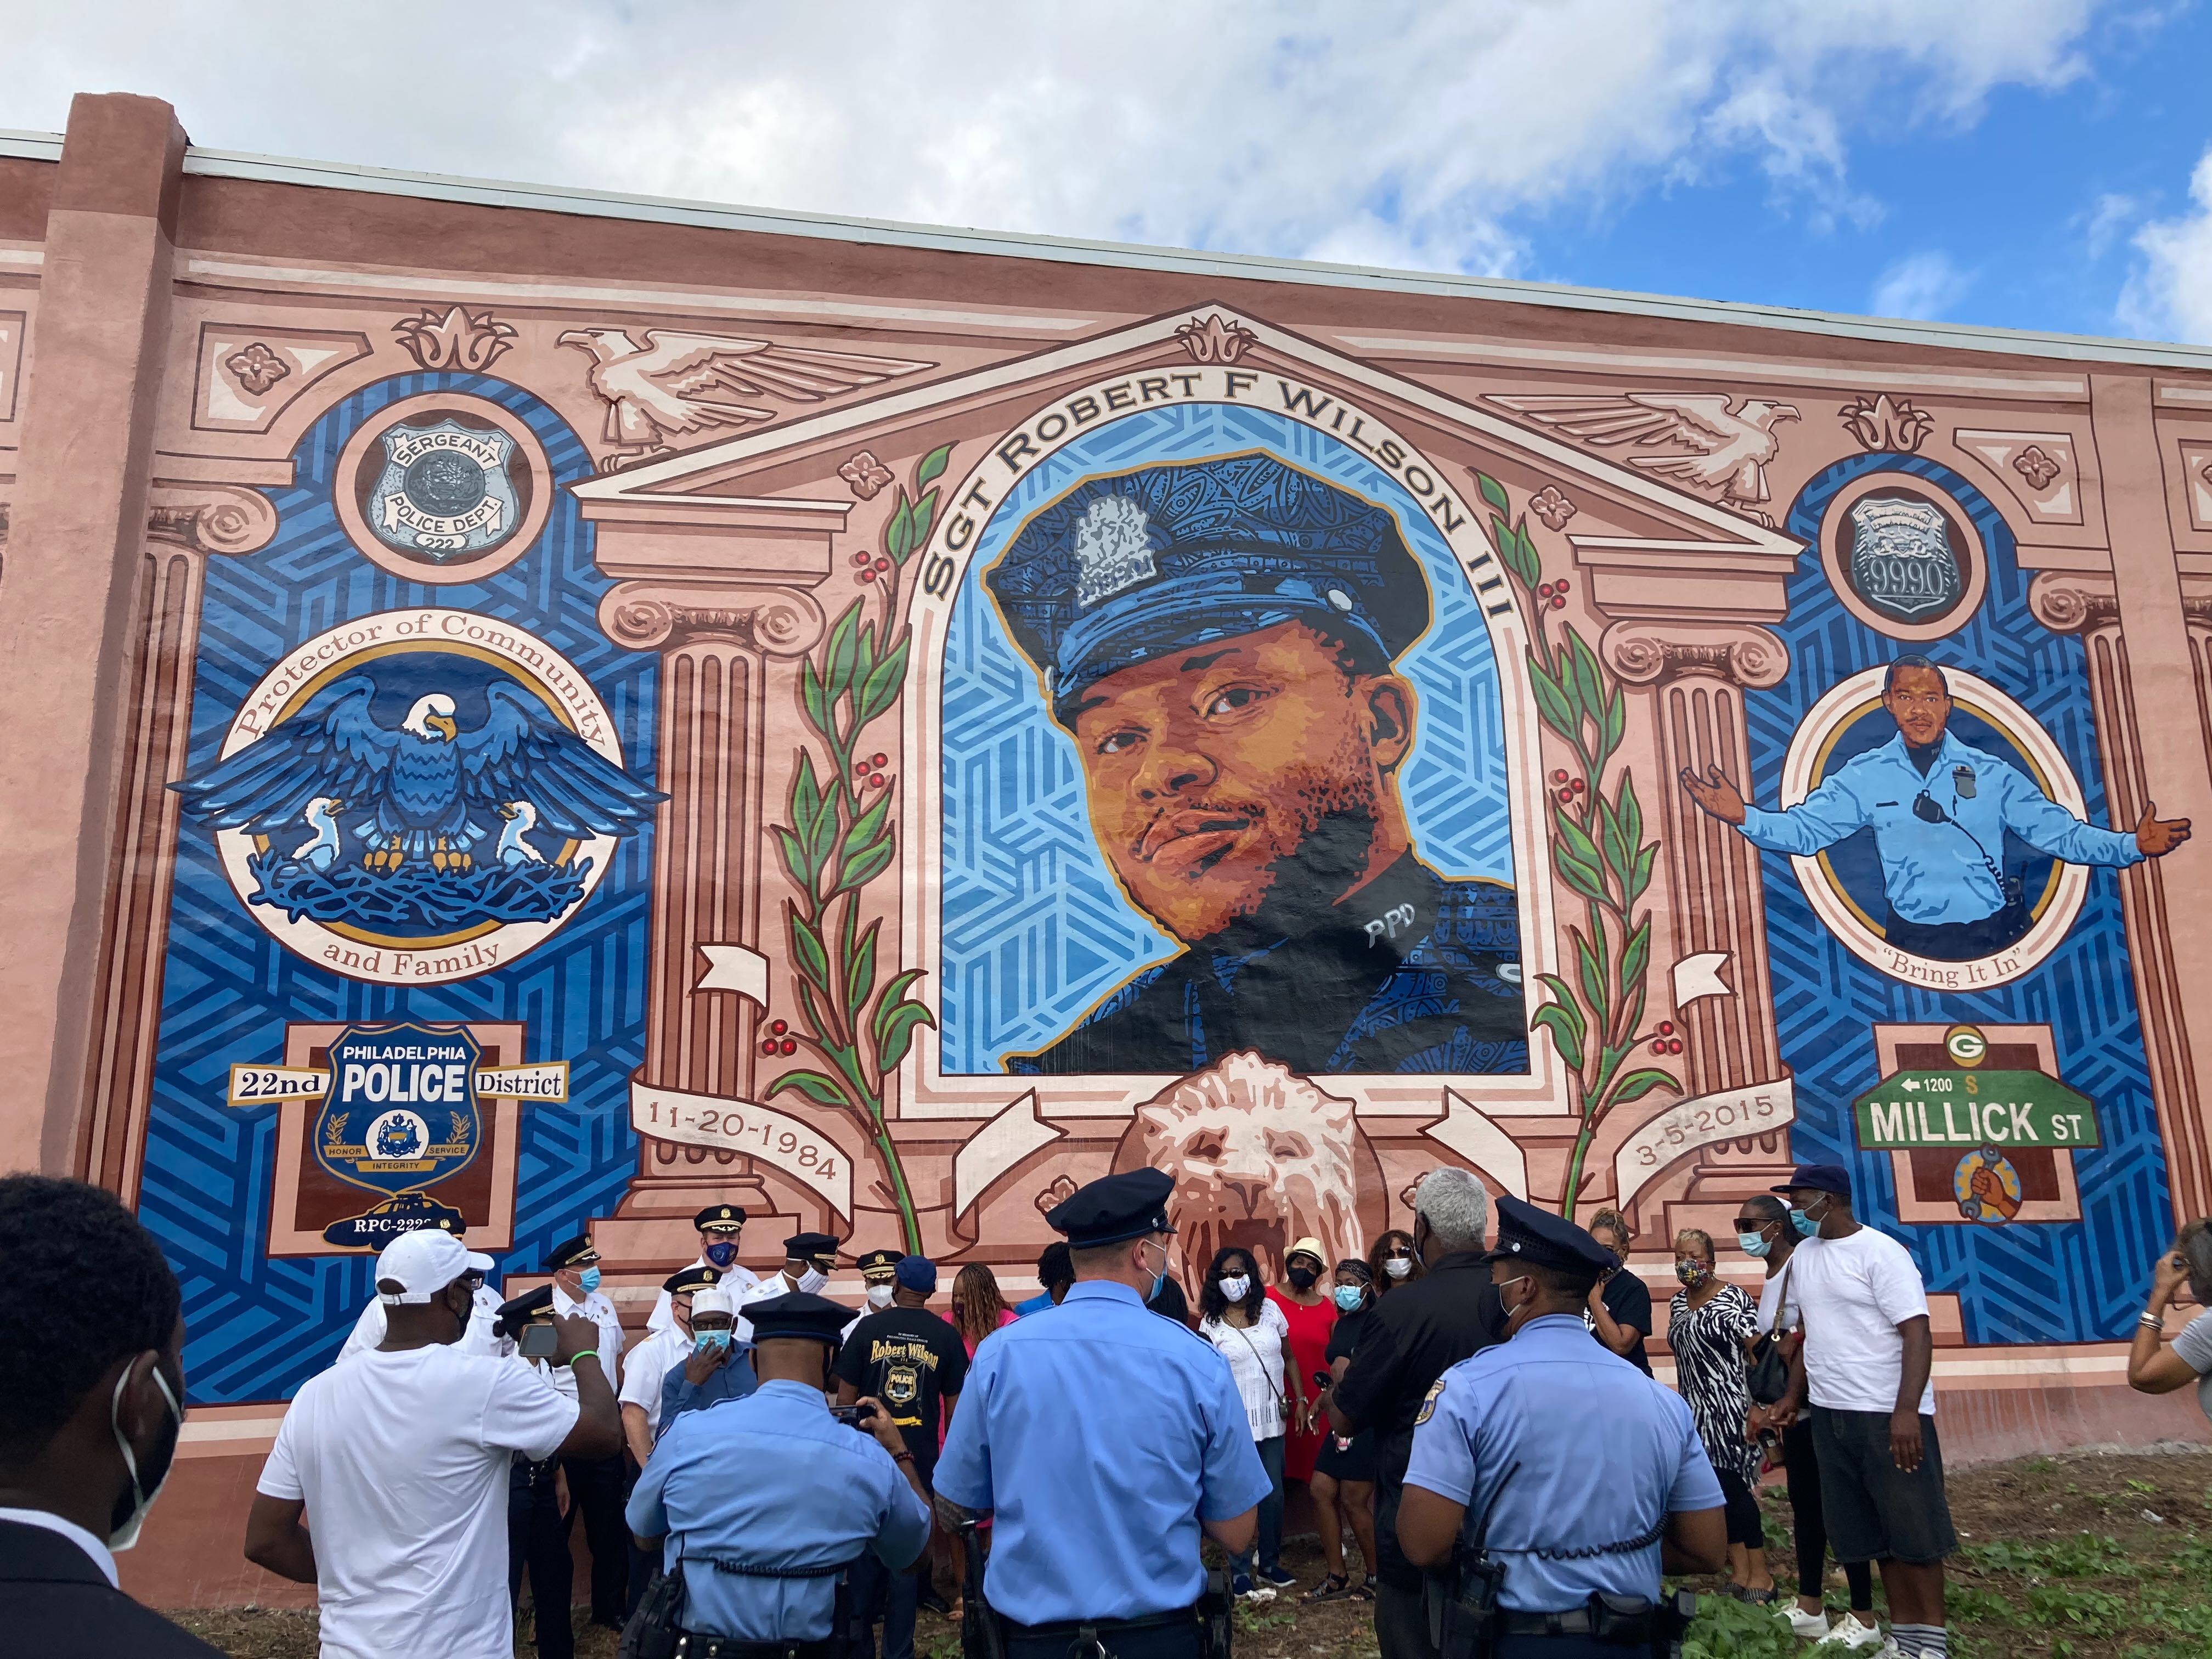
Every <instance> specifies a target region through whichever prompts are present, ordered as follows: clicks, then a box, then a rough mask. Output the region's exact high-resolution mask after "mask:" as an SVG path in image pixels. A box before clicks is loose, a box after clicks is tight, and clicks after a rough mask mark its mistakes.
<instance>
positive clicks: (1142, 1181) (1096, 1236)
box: [1044, 1170, 1175, 1250]
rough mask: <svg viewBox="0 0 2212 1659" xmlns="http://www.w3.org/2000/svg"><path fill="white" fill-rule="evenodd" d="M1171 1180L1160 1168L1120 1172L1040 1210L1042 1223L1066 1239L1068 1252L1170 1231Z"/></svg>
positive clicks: (1173, 1183) (1098, 1180) (1101, 1178)
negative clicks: (1048, 1207)
mask: <svg viewBox="0 0 2212 1659" xmlns="http://www.w3.org/2000/svg"><path fill="white" fill-rule="evenodd" d="M1173 1191H1175V1177H1174V1176H1170V1175H1169V1174H1168V1173H1166V1171H1164V1170H1123V1171H1122V1172H1121V1174H1120V1175H1109V1176H1100V1177H1099V1178H1098V1179H1097V1180H1096V1181H1093V1182H1090V1183H1089V1184H1088V1185H1085V1186H1082V1187H1078V1188H1076V1189H1075V1191H1074V1192H1073V1194H1070V1195H1069V1196H1068V1197H1067V1198H1066V1199H1063V1200H1061V1201H1060V1203H1058V1204H1055V1205H1054V1206H1052V1208H1051V1209H1049V1210H1048V1211H1047V1212H1045V1218H1044V1221H1045V1225H1047V1226H1048V1227H1050V1228H1051V1229H1052V1230H1053V1231H1054V1232H1059V1233H1066V1235H1067V1247H1068V1249H1072V1250H1088V1249H1096V1248H1097V1246H1099V1245H1101V1244H1119V1243H1121V1241H1122V1240H1123V1239H1126V1238H1141V1237H1144V1236H1145V1235H1146V1233H1171V1232H1173V1231H1175V1229H1174V1228H1172V1227H1170V1226H1169V1225H1168V1210H1167V1204H1168V1194H1170V1193H1171V1192H1173Z"/></svg>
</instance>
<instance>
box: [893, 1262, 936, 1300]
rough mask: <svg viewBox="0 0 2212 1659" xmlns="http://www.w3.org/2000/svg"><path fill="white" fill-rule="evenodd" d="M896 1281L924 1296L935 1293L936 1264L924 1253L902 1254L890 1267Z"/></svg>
mask: <svg viewBox="0 0 2212 1659" xmlns="http://www.w3.org/2000/svg"><path fill="white" fill-rule="evenodd" d="M892 1272H893V1274H894V1276H895V1277H896V1279H898V1282H899V1283H900V1284H901V1285H904V1286H905V1287H906V1288H907V1289H908V1290H909V1291H920V1292H921V1294H922V1295H924V1296H934V1295H936V1294H937V1264H936V1263H935V1262H934V1261H931V1260H930V1259H929V1258H928V1257H927V1256H926V1255H902V1256H901V1257H900V1258H899V1262H898V1266H897V1267H895V1268H894V1269H892Z"/></svg>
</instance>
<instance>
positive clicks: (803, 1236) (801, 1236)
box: [783, 1233, 837, 1261]
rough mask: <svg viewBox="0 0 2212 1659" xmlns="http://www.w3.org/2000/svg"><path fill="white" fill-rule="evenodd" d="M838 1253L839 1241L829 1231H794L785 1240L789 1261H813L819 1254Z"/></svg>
mask: <svg viewBox="0 0 2212 1659" xmlns="http://www.w3.org/2000/svg"><path fill="white" fill-rule="evenodd" d="M836 1254H837V1241H836V1238H834V1237H831V1236H830V1235H829V1234H828V1233H793V1234H792V1236H791V1237H789V1238H787V1239H785V1240H784V1241H783V1259H784V1260H785V1261H812V1260H813V1259H814V1258H815V1257H816V1256H817V1255H836Z"/></svg>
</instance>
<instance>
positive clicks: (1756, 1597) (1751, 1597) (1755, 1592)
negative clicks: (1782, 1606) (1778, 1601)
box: [1736, 1584, 1774, 1607]
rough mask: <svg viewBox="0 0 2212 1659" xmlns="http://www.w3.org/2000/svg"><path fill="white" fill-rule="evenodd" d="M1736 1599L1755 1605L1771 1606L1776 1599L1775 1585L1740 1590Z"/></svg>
mask: <svg viewBox="0 0 2212 1659" xmlns="http://www.w3.org/2000/svg"><path fill="white" fill-rule="evenodd" d="M1736 1600H1737V1601H1743V1602H1747V1603H1748V1604H1749V1605H1751V1606H1752V1607H1770V1606H1771V1605H1772V1604H1773V1601H1774V1586H1773V1585H1771V1584H1769V1585H1768V1586H1767V1587H1766V1588H1765V1589H1744V1590H1738V1591H1737V1592H1736Z"/></svg>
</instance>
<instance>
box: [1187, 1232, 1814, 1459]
mask: <svg viewBox="0 0 2212 1659" xmlns="http://www.w3.org/2000/svg"><path fill="white" fill-rule="evenodd" d="M1787 1271H1788V1269H1787V1268H1785V1269H1784V1272H1787ZM1222 1324H1223V1325H1225V1326H1226V1327H1227V1328H1229V1329H1231V1330H1232V1331H1234V1332H1236V1333H1237V1335H1239V1336H1242V1337H1243V1338H1244V1346H1246V1347H1248V1348H1249V1349H1251V1351H1252V1358H1253V1360H1254V1361H1255V1363H1256V1364H1258V1365H1259V1367H1260V1375H1261V1376H1263V1377H1264V1376H1267V1361H1266V1360H1264V1359H1261V1358H1260V1345H1259V1344H1258V1343H1256V1342H1255V1341H1254V1340H1252V1339H1251V1338H1250V1337H1249V1335H1246V1334H1245V1330H1244V1328H1243V1326H1242V1325H1231V1324H1230V1323H1229V1322H1228V1321H1227V1320H1223V1321H1222ZM1290 1346H1291V1341H1290V1338H1289V1337H1288V1336H1287V1335H1285V1337H1284V1339H1283V1351H1284V1358H1286V1359H1287V1358H1289V1357H1290ZM1274 1392H1275V1404H1276V1406H1277V1407H1279V1409H1280V1410H1281V1412H1282V1413H1283V1432H1284V1433H1285V1434H1288V1433H1289V1432H1290V1431H1291V1425H1293V1424H1294V1423H1295V1422H1296V1421H1297V1419H1296V1417H1295V1416H1294V1414H1293V1411H1292V1407H1291V1391H1290V1390H1289V1389H1276V1390H1275V1391H1274Z"/></svg>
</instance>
